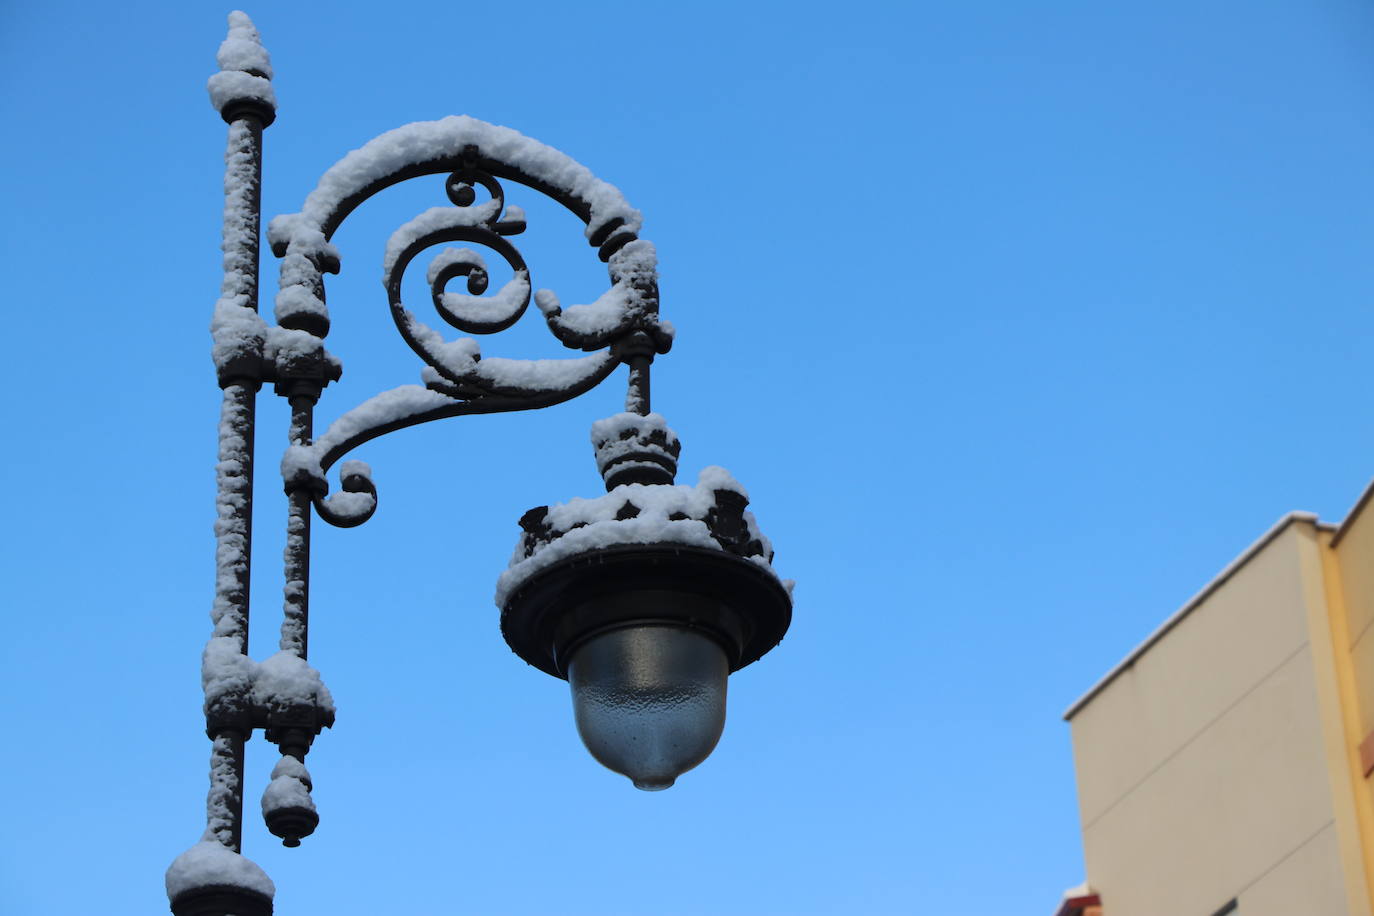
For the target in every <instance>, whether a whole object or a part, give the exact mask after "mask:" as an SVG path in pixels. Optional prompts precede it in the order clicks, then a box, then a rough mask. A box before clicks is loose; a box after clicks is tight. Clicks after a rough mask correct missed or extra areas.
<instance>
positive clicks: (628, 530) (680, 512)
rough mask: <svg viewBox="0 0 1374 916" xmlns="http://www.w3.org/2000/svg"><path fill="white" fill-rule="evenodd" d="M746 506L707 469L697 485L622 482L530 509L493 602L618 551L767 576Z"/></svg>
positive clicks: (765, 553)
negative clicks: (715, 558) (728, 565)
mask: <svg viewBox="0 0 1374 916" xmlns="http://www.w3.org/2000/svg"><path fill="white" fill-rule="evenodd" d="M748 505H749V496H748V494H747V493H746V492H745V490H744V487H742V486H741V485H740V483H739V481H737V480H735V478H734V477H733V476H731V474H730V472H729V471H727V470H725V469H724V468H721V467H707V468H703V469H702V471H701V474H700V475H699V477H698V478H697V485H696V486H694V487H688V486H675V485H671V484H638V483H631V484H623V485H621V486H618V487H616V488H615V489H613V490H611V491H610V492H609V493H607V494H606V495H605V496H601V497H598V498H596V499H573V500H570V501H568V502H566V503H562V504H559V505H553V506H539V507H537V508H534V509H531V510H530V511H528V512H526V513H525V514H524V515H523V516H522V517H521V519H520V527H521V528H522V529H524V533H523V534H522V535H521V537H520V543H519V544H517V545H516V548H515V553H514V555H513V556H512V557H511V562H510V567H509V568H508V569H507V570H506V571H505V572H504V573H502V574H501V578H500V580H499V581H498V582H497V585H496V604H497V606H498V607H504V606H505V604H506V599H507V598H509V597H510V596H511V595H513V594H515V592H517V591H518V590H519V589H520V587H521V586H522V585H524V583H525V582H527V581H528V580H529V579H530V578H531V577H533V576H534V575H535V574H536V573H538V572H540V571H542V570H544V569H546V568H548V567H549V566H552V565H553V564H554V563H556V562H558V561H559V560H562V559H566V558H568V557H573V556H577V555H578V554H585V553H591V552H593V551H599V550H605V549H608V548H615V547H633V546H637V545H650V544H652V545H664V544H670V545H672V544H678V545H683V546H686V547H703V548H706V549H708V550H721V551H724V552H726V553H730V554H733V555H735V556H737V557H740V558H742V559H745V560H749V561H750V562H752V563H755V564H757V565H758V566H760V567H762V568H763V569H765V570H767V571H768V572H770V573H772V572H773V567H772V561H773V547H772V545H771V544H770V543H769V542H768V539H767V538H766V537H764V536H763V533H762V532H761V531H760V530H759V527H758V523H757V522H756V521H755V520H754V514H753V513H752V512H749V511H747V507H748ZM774 574H775V575H776V573H774ZM786 584H787V583H784V586H786Z"/></svg>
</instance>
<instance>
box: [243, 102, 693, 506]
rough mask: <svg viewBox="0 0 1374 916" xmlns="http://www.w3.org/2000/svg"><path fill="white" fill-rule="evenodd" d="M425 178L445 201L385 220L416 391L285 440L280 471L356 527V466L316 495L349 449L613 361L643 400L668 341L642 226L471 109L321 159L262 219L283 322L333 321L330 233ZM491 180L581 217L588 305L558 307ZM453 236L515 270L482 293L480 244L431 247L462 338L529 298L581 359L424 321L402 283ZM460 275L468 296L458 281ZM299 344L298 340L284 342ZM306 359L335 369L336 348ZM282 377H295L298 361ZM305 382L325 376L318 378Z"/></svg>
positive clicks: (574, 389)
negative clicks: (517, 240) (417, 372)
mask: <svg viewBox="0 0 1374 916" xmlns="http://www.w3.org/2000/svg"><path fill="white" fill-rule="evenodd" d="M431 174H443V175H445V176H446V177H445V180H444V192H445V194H446V196H447V197H448V200H449V205H448V206H437V207H432V208H430V209H429V210H426V211H425V212H423V213H421V214H420V215H418V216H416V217H415V218H414V219H412V220H410V221H409V222H407V223H406V224H405V225H403V226H401V227H400V228H398V229H397V230H396V231H395V232H393V233H392V235H391V237H390V238H389V239H388V241H387V243H386V249H385V256H384V258H383V285H384V286H385V288H386V292H387V299H388V303H389V305H390V308H391V314H392V318H393V319H394V321H395V323H396V327H397V330H398V331H399V332H400V334H401V336H402V338H403V339H404V340H405V341H406V343H407V345H408V346H409V347H410V348H411V349H412V350H413V351H414V352H415V353H416V355H417V356H419V357H420V359H421V360H422V362H423V363H424V366H423V368H422V370H421V381H422V382H423V385H424V387H423V388H419V387H417V386H402V387H401V388H397V389H393V390H391V391H388V392H383V393H382V394H380V395H377V396H376V397H374V398H371V399H369V400H368V401H366V402H364V403H363V404H361V405H359V406H358V407H356V408H354V409H353V410H352V411H349V412H348V413H346V414H344V415H343V416H342V417H340V418H339V420H337V421H335V423H334V424H332V425H331V426H330V428H329V429H328V430H327V431H326V432H325V433H324V435H323V436H321V437H320V438H319V439H316V440H314V441H309V442H307V441H301V442H295V443H293V445H292V447H291V450H290V451H289V452H288V455H287V459H286V463H285V464H284V468H285V467H287V466H289V467H290V469H291V475H294V476H296V477H301V478H307V477H308V478H310V479H311V481H312V486H311V490H312V502H313V503H314V506H315V509H316V511H317V512H318V514H319V515H320V517H321V518H323V519H324V520H325V521H327V522H329V523H330V524H333V525H341V526H352V525H356V524H360V523H361V522H363V521H365V520H366V519H367V518H369V517H370V516H371V514H372V512H373V511H375V508H376V489H375V486H373V484H372V482H371V479H370V478H367V477H366V476H365V475H363V476H360V475H359V474H358V473H357V472H356V469H355V471H354V473H353V474H352V475H345V477H346V480H345V481H344V482H343V486H344V490H343V492H342V493H338V494H335V495H334V496H332V497H331V496H327V495H326V494H327V492H328V489H327V485H325V484H324V479H325V478H324V475H325V472H327V471H328V469H329V467H330V466H331V465H332V464H333V463H334V462H335V461H337V460H338V459H339V458H341V457H342V456H343V455H345V454H346V453H347V452H348V451H350V450H351V449H353V448H354V447H356V446H357V445H359V444H361V443H363V442H366V441H367V440H369V439H372V438H375V437H377V436H380V435H384V434H385V433H388V432H391V431H392V430H395V429H400V428H403V427H405V426H413V425H416V424H418V423H424V422H428V421H430V420H435V419H439V418H441V417H445V416H456V415H460V414H466V413H492V412H498V411H509V410H527V409H532V408H537V407H544V406H548V405H550V404H556V403H559V402H561V401H565V400H569V399H570V398H573V397H576V396H577V395H579V394H582V393H583V392H585V391H588V390H590V389H591V388H592V387H595V386H596V385H597V384H599V383H600V382H601V381H602V380H604V379H605V378H606V377H607V376H608V375H609V374H610V372H611V371H612V370H613V369H614V368H615V367H616V366H617V365H619V364H620V363H622V362H625V363H629V364H630V365H631V369H632V373H631V387H632V389H634V390H632V392H631V401H633V402H634V403H635V404H636V405H641V404H647V385H648V375H647V368H648V363H649V362H650V361H651V360H652V358H653V356H654V354H656V353H666V352H667V351H668V349H669V348H670V347H671V345H672V331H671V328H670V327H669V326H668V325H666V323H661V322H660V321H659V319H658V286H657V274H656V257H655V253H654V248H653V246H652V245H651V244H650V243H648V242H646V241H643V240H641V239H639V238H638V228H639V223H640V218H639V213H638V211H635V210H633V209H632V208H631V207H630V206H629V205H628V204H627V203H626V202H625V201H624V198H622V197H621V196H620V194H619V192H618V191H616V190H615V189H614V188H612V187H611V186H610V185H607V184H605V183H604V182H601V181H598V180H597V179H596V178H595V177H594V176H592V175H591V173H590V172H588V171H587V170H586V169H585V168H583V167H582V166H581V165H579V164H577V163H576V162H574V161H573V160H571V159H569V158H568V157H567V156H564V155H563V154H562V153H559V152H557V151H556V150H553V149H551V148H549V147H547V146H544V145H543V144H540V143H537V142H536V141H534V140H530V139H529V138H527V137H523V136H522V135H520V134H518V133H516V132H515V131H511V130H509V129H506V128H501V127H496V126H494V125H490V124H486V123H484V122H481V121H477V120H475V119H472V118H466V117H456V118H445V119H443V120H441V121H433V122H426V123H421V124H412V125H409V126H408V127H404V128H400V129H399V130H397V131H392V132H390V133H388V134H383V135H382V136H381V137H378V138H377V139H376V140H373V141H372V142H371V143H369V144H367V145H366V146H364V147H363V148H362V149H360V150H356V151H354V152H353V153H350V154H349V156H347V157H345V158H344V159H343V160H341V161H340V162H339V163H338V164H337V165H335V166H334V167H333V168H332V169H330V170H329V171H328V172H327V173H326V174H325V176H324V177H323V178H322V179H321V181H320V184H319V186H318V187H317V188H316V190H315V191H314V192H313V193H312V194H311V195H310V196H309V197H308V198H307V200H306V206H305V207H304V208H303V209H302V211H301V213H299V214H293V215H291V216H287V217H278V218H277V219H275V220H273V221H272V225H271V227H270V228H269V230H268V238H269V240H270V241H271V244H272V248H273V251H274V252H275V253H276V254H277V255H278V256H279V257H282V258H283V261H282V272H281V291H280V292H279V293H278V296H277V317H278V323H279V325H280V326H281V328H283V329H286V330H287V331H293V332H300V331H304V332H306V333H310V334H313V335H314V336H315V337H317V338H323V336H324V334H325V333H327V330H328V326H329V317H328V312H327V309H326V308H325V306H324V281H323V274H324V273H326V272H331V273H332V272H337V271H338V270H339V266H340V258H339V253H338V251H337V250H336V249H335V248H334V247H333V245H332V244H331V243H330V241H329V240H330V237H331V236H332V235H333V233H334V231H335V230H337V228H338V226H339V225H340V224H341V223H342V221H343V219H344V218H345V217H346V216H347V215H348V214H349V213H351V212H352V211H353V209H354V208H356V207H357V206H358V205H359V204H360V203H362V202H363V201H364V200H366V199H368V198H369V197H371V196H372V195H374V194H376V193H378V192H379V191H381V190H383V189H385V188H386V187H389V186H390V185H392V184H395V183H397V182H399V181H403V180H407V179H410V178H416V177H420V176H424V175H431ZM502 179H506V180H511V181H514V182H516V183H519V184H522V185H524V186H526V187H529V188H532V189H534V190H536V191H539V192H541V193H543V194H546V195H548V196H550V197H553V198H554V199H555V200H557V201H559V202H560V203H562V204H563V205H564V206H566V207H567V208H568V209H569V210H571V211H572V212H573V213H575V214H576V215H578V216H579V217H580V218H581V219H582V220H583V221H584V222H585V223H586V224H587V230H586V236H587V240H588V242H589V243H590V244H591V245H592V246H593V247H595V248H596V249H597V253H598V255H599V256H600V258H601V259H602V260H603V261H606V262H607V266H608V269H609V274H610V287H609V288H608V289H607V291H606V292H605V293H603V294H602V295H601V296H600V297H598V298H597V299H596V300H595V301H594V302H591V303H588V304H586V305H574V306H571V307H568V308H564V307H563V306H562V305H561V303H560V302H559V300H558V297H557V295H555V294H554V293H553V292H552V291H551V290H547V289H540V290H538V291H535V290H534V288H533V286H532V279H531V271H530V268H529V266H528V265H527V264H526V262H525V259H524V257H523V256H522V255H521V253H520V251H519V249H517V248H516V246H515V245H514V244H513V243H512V242H511V241H510V237H511V236H515V235H518V234H520V233H521V232H523V231H524V230H525V228H526V220H525V213H524V211H523V210H522V209H521V208H520V207H518V206H515V205H513V204H512V205H508V204H507V203H506V192H505V188H504V186H503V185H502ZM482 192H485V194H483V193H482ZM483 198H485V199H483ZM448 243H466V244H467V245H473V246H477V247H479V248H483V249H486V250H487V251H488V252H492V253H494V254H495V255H496V256H497V257H499V258H501V259H502V260H503V261H504V262H505V263H506V265H507V266H508V267H509V269H510V271H511V279H510V280H509V281H507V282H506V283H505V284H504V285H503V286H502V287H501V288H500V289H499V290H496V291H495V292H491V291H490V290H489V285H490V274H489V272H488V267H487V260H486V258H485V257H484V255H483V254H482V253H481V252H479V251H477V250H474V249H473V248H468V247H445V248H443V249H441V250H440V251H439V252H438V253H437V254H436V255H435V256H434V257H433V258H432V259H431V260H430V261H429V264H428V266H427V269H426V273H425V279H426V281H427V283H428V285H429V288H430V298H431V302H432V304H433V306H434V309H435V312H436V313H437V314H438V316H439V318H440V319H441V320H442V321H443V322H444V323H445V324H447V325H449V326H450V327H453V328H456V329H457V330H459V331H462V332H465V333H467V334H475V335H485V334H494V333H497V332H499V331H502V330H505V329H507V328H509V327H511V326H512V325H513V324H514V323H515V322H517V321H518V320H519V319H520V318H521V317H522V316H523V315H524V314H525V312H526V311H527V310H528V307H529V304H530V302H531V301H534V302H535V304H536V305H537V306H538V308H539V310H540V312H541V313H542V314H543V317H544V320H545V323H546V324H547V326H548V328H549V330H550V331H551V332H552V333H553V335H554V336H555V338H557V339H558V340H559V341H560V342H561V343H562V344H563V345H564V346H566V347H568V348H570V349H574V350H581V351H583V352H585V353H589V354H591V355H589V356H583V357H580V358H572V359H562V360H516V359H506V358H500V357H489V358H483V354H482V352H481V348H480V346H479V345H478V343H477V341H476V340H474V339H472V338H470V337H463V338H459V339H457V340H449V339H446V338H445V337H444V336H443V335H442V334H441V333H440V332H439V331H438V330H437V329H436V328H434V327H432V326H430V325H429V324H427V323H426V322H425V321H423V320H421V319H420V318H419V317H418V316H417V315H416V314H415V312H414V311H412V310H411V309H410V308H408V307H407V305H406V304H405V303H404V302H403V300H402V292H401V290H402V279H403V277H404V275H405V272H406V270H407V268H408V267H410V265H411V263H412V262H413V261H414V260H415V259H416V258H417V256H419V255H420V254H421V253H422V252H425V251H427V250H429V249H431V248H433V247H435V246H439V245H445V244H448ZM460 283H461V284H464V285H465V287H466V291H465V292H464V291H460V290H461V287H460V289H454V288H453V287H459V284H460ZM303 349H305V348H303V347H301V346H299V345H298V346H296V347H295V348H294V351H293V352H299V351H301V350H303ZM326 356H327V355H326ZM298 362H299V360H298ZM317 362H318V363H319V364H320V365H322V366H332V365H336V363H335V362H332V361H331V358H323V359H320V360H317ZM283 368H285V367H283ZM292 377H293V379H296V380H298V379H299V373H298V372H297V373H296V374H294V375H293V376H292ZM314 381H315V383H316V385H317V386H318V387H323V385H324V384H327V382H328V381H329V379H328V378H316V379H315V380H314ZM280 387H281V385H280V383H279V389H280ZM299 387H300V386H297V389H298V390H299ZM283 393H285V392H283ZM644 409H647V407H645V408H644ZM289 478H290V475H288V479H289Z"/></svg>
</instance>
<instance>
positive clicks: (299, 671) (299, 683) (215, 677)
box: [200, 636, 335, 714]
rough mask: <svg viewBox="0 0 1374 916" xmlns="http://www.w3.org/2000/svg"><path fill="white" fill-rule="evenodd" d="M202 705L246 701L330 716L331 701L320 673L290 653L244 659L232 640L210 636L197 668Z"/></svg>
mask: <svg viewBox="0 0 1374 916" xmlns="http://www.w3.org/2000/svg"><path fill="white" fill-rule="evenodd" d="M200 680H201V685H202V686H203V687H204V689H205V705H206V707H207V708H209V707H210V706H211V705H212V704H214V703H217V702H221V701H228V702H238V701H240V700H241V701H247V700H250V699H251V701H252V702H253V703H254V704H255V705H258V706H261V707H265V708H267V709H269V710H275V711H279V712H280V711H285V710H288V709H290V708H292V707H298V706H318V707H319V708H320V709H322V710H324V711H325V712H326V713H329V714H333V712H334V711H335V710H334V698H333V697H332V696H331V695H330V693H329V690H328V688H326V687H325V686H324V682H323V681H321V680H320V673H319V672H318V671H316V670H315V669H314V668H312V667H310V665H309V664H308V663H307V662H306V661H305V660H304V659H302V658H300V657H299V656H297V655H295V654H294V653H292V652H288V651H285V650H283V651H280V652H277V653H276V654H275V655H272V656H271V657H269V658H268V659H267V660H266V661H263V662H255V661H253V660H252V659H251V658H249V657H248V656H247V655H244V654H243V652H242V651H241V649H240V648H239V641H238V639H237V638H235V637H228V636H214V637H211V638H210V641H209V642H208V643H206V645H205V652H204V654H203V655H202V656H201V666H200Z"/></svg>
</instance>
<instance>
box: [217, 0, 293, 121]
mask: <svg viewBox="0 0 1374 916" xmlns="http://www.w3.org/2000/svg"><path fill="white" fill-rule="evenodd" d="M215 60H216V61H218V62H219V66H220V70H219V72H218V73H216V74H215V75H214V76H212V77H210V83H209V86H208V88H209V90H210V103H211V104H213V105H214V106H215V110H216V111H218V112H219V113H220V117H222V118H224V120H225V121H226V122H227V123H231V124H232V123H233V122H234V121H236V120H238V119H240V118H243V117H245V116H253V117H256V118H258V119H259V120H261V121H262V126H263V127H266V126H267V125H269V124H271V123H272V121H273V120H274V119H275V118H276V116H277V97H276V94H275V93H274V92H273V91H272V84H271V83H270V82H269V80H270V79H271V78H272V59H271V58H270V57H269V56H268V54H267V49H266V48H264V47H263V46H262V42H261V41H260V40H259V38H258V30H257V28H256V27H254V25H253V20H251V19H249V18H248V14H247V13H244V12H241V11H239V10H234V11H233V12H232V13H230V14H229V35H228V36H227V37H226V38H225V39H224V41H223V43H221V44H220V46H219V53H218V54H216V55H215Z"/></svg>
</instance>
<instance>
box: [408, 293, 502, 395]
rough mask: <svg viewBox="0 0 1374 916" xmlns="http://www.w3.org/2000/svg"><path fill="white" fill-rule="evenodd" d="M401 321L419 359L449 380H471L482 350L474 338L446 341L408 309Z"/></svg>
mask: <svg viewBox="0 0 1374 916" xmlns="http://www.w3.org/2000/svg"><path fill="white" fill-rule="evenodd" d="M401 322H402V323H403V324H404V326H405V330H406V331H407V332H408V333H409V334H410V337H411V339H412V340H414V341H415V344H416V349H417V350H418V351H419V353H420V357H421V358H422V359H424V361H425V362H426V363H428V364H429V365H430V366H432V367H433V368H435V369H437V370H439V372H441V373H442V374H443V376H444V377H445V378H447V379H449V380H450V381H455V382H456V381H462V380H464V379H467V378H469V377H470V376H471V375H472V374H473V372H474V371H476V369H477V360H479V359H481V358H482V351H481V349H480V348H479V347H478V346H477V341H475V340H473V339H472V338H471V337H460V338H459V339H458V340H454V341H446V340H444V338H443V335H442V334H440V333H439V332H438V331H436V330H434V329H433V328H431V327H430V326H429V325H427V324H425V323H424V322H423V321H421V320H420V319H418V318H416V317H415V313H414V312H412V311H410V310H409V309H403V310H402V311H401Z"/></svg>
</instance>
